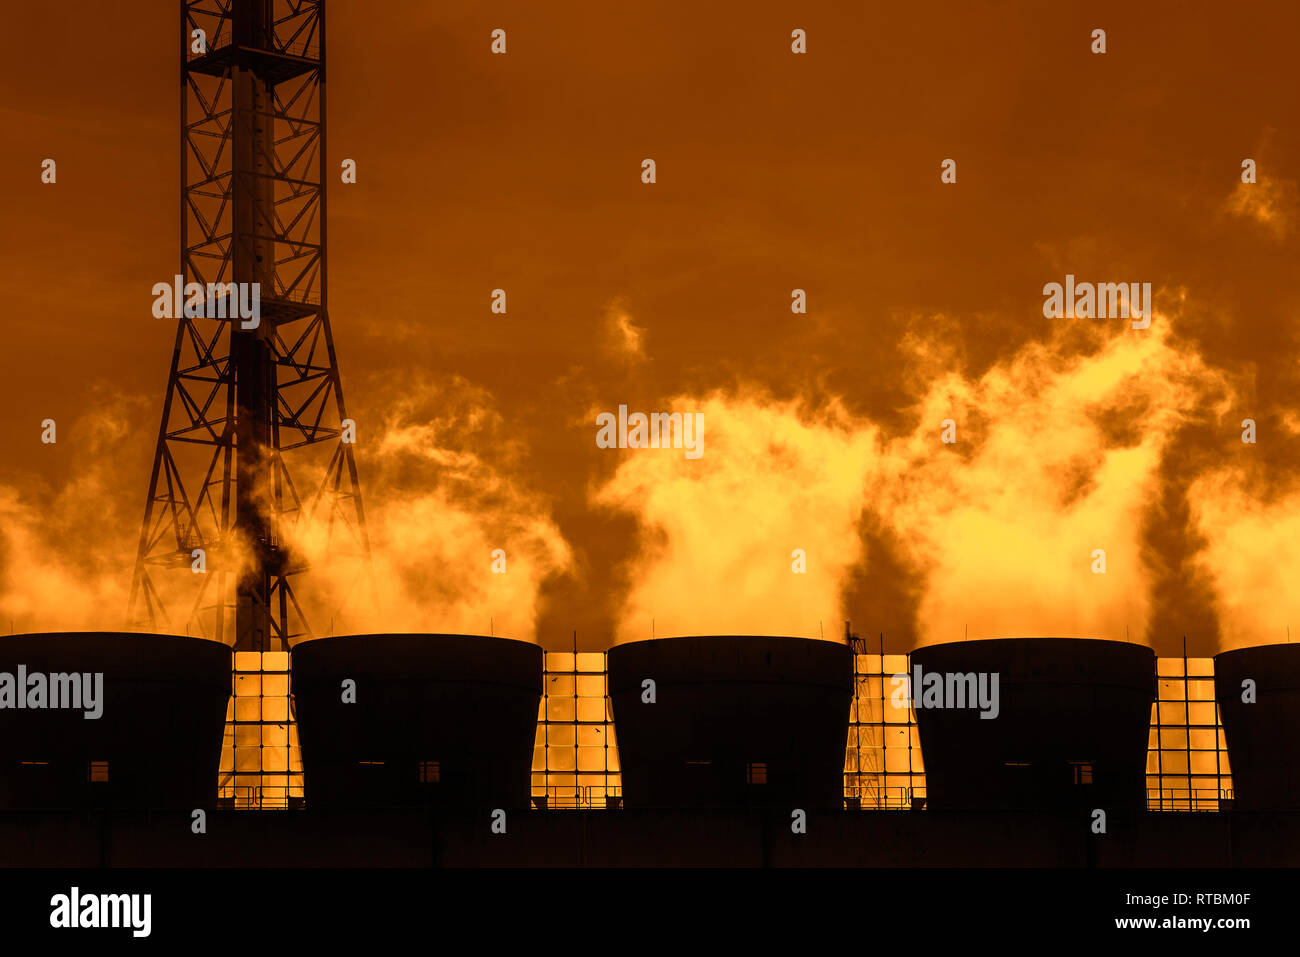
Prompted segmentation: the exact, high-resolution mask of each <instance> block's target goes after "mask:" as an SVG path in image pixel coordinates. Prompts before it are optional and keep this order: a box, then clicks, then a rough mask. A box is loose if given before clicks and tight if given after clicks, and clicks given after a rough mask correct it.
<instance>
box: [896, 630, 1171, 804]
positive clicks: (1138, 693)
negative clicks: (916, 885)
mask: <svg viewBox="0 0 1300 957" xmlns="http://www.w3.org/2000/svg"><path fill="white" fill-rule="evenodd" d="M910 664H911V668H912V672H911V676H912V679H913V680H912V684H913V685H915V684H916V682H915V678H916V669H917V668H918V667H919V668H920V670H921V678H922V681H921V686H920V687H913V689H912V696H913V699H914V701H916V702H917V705H916V723H917V731H918V733H919V736H920V741H921V751H922V754H923V755H924V761H925V785H926V806H927V807H929V808H938V809H972V810H973V809H1023V810H1029V809H1033V810H1080V809H1083V810H1091V809H1093V808H1101V809H1103V810H1106V811H1108V812H1110V811H1113V810H1116V809H1121V810H1128V811H1133V810H1140V809H1142V808H1144V807H1145V806H1146V756H1147V744H1148V738H1149V733H1148V732H1149V728H1150V722H1151V705H1152V702H1153V701H1154V700H1155V696H1156V669H1155V654H1154V652H1152V650H1151V649H1150V648H1146V647H1143V646H1141V645H1132V644H1127V643H1125V642H1119V641H1104V640H1096V639H1080V638H1004V639H993V640H987V641H961V642H952V643H945V644H938V645H929V646H926V647H923V648H918V649H917V650H915V651H913V652H912V654H911V661H910ZM928 674H934V675H937V676H939V677H940V678H942V679H943V684H944V688H945V692H946V691H947V689H948V687H949V678H948V676H950V675H951V676H957V675H963V676H964V675H973V676H975V678H976V679H977V681H978V679H979V678H980V677H981V676H984V677H985V679H986V685H985V686H986V687H990V686H991V682H992V676H993V675H997V678H998V682H997V695H996V717H987V718H986V717H981V714H990V715H992V714H993V713H994V710H995V709H994V708H991V707H990V708H981V707H980V706H979V703H978V702H977V705H976V706H975V707H969V706H968V707H954V706H953V705H955V704H959V703H960V702H959V700H958V699H957V698H956V696H955V695H954V696H951V697H950V696H948V695H946V694H945V697H944V698H943V699H939V700H941V701H942V703H943V705H944V706H942V707H933V706H929V707H927V706H926V704H927V702H926V700H925V697H924V695H925V688H926V684H927V682H928V683H929V685H930V687H931V688H933V687H935V685H934V679H928V678H926V677H925V676H926V675H928ZM887 684H888V682H887ZM963 685H964V686H966V687H969V686H970V682H969V680H966V681H962V682H959V681H957V680H956V679H955V678H954V679H953V680H952V687H953V689H954V690H955V689H956V688H958V687H961V686H963ZM968 697H969V696H968ZM967 703H968V704H969V701H968V702H967Z"/></svg>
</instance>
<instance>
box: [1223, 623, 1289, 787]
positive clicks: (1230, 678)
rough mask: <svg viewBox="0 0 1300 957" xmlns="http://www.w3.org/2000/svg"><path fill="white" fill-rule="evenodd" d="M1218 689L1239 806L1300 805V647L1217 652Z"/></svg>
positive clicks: (1284, 645) (1265, 646)
mask: <svg viewBox="0 0 1300 957" xmlns="http://www.w3.org/2000/svg"><path fill="white" fill-rule="evenodd" d="M1248 681H1249V682H1252V683H1253V686H1250V687H1247V686H1246V682H1248ZM1214 692H1215V697H1216V698H1217V699H1218V702H1219V712H1220V714H1221V715H1222V718H1223V730H1224V734H1225V735H1226V736H1227V739H1228V753H1229V755H1230V756H1231V759H1232V781H1233V804H1234V806H1235V807H1237V808H1241V809H1243V810H1257V811H1278V810H1297V809H1300V645H1291V644H1278V645H1259V646H1257V647H1254V648H1240V649H1238V650H1236V651H1225V652H1223V653H1221V654H1218V655H1216V656H1215V658H1214ZM1243 696H1245V698H1246V699H1247V700H1243Z"/></svg>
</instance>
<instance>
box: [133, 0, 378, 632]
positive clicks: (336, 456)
mask: <svg viewBox="0 0 1300 957" xmlns="http://www.w3.org/2000/svg"><path fill="white" fill-rule="evenodd" d="M180 26H181V32H182V37H181V38H180V39H181V43H182V51H183V52H182V55H181V71H180V81H181V82H180V87H181V129H180V134H181V135H180V146H181V184H180V185H181V223H180V227H181V271H180V275H181V282H182V283H183V284H190V283H197V284H199V285H200V286H201V287H203V290H204V293H203V295H201V296H194V297H191V296H190V294H189V293H188V292H187V293H186V296H185V302H184V304H182V303H180V302H177V303H175V304H174V309H175V313H174V314H175V315H176V317H177V318H176V340H175V348H174V350H173V354H172V361H171V371H170V374H169V376H168V380H167V392H166V397H165V400H164V404H163V412H162V421H161V425H160V427H159V432H158V442H157V450H156V453H155V456H154V462H153V471H152V475H151V478H150V481H149V493H148V498H147V500H146V503H145V513H144V521H143V525H142V528H141V533H140V541H139V549H138V554H137V560H136V566H135V575H134V579H133V582H132V587H131V599H130V611H129V618H130V624H131V626H132V627H134V628H141V629H148V630H166V631H172V632H174V633H179V632H180V631H181V630H182V628H183V629H184V631H185V632H186V633H190V634H200V635H204V636H207V637H211V638H216V639H218V640H221V641H223V642H225V643H226V644H229V645H232V646H233V647H234V648H235V649H236V650H237V651H250V652H282V651H285V650H287V649H288V647H290V646H291V645H292V644H293V643H294V642H295V641H296V640H297V639H299V638H301V637H304V636H310V635H312V634H314V633H319V632H320V631H321V630H323V629H324V626H325V624H326V622H325V621H324V619H325V618H327V617H332V616H333V614H334V613H335V612H336V611H341V610H342V609H344V608H345V607H346V606H348V605H349V604H350V603H351V602H354V601H357V600H358V596H357V595H356V594H355V593H348V591H347V588H353V589H355V587H357V586H358V585H359V584H360V583H361V582H363V581H365V580H368V560H369V540H368V537H367V534H366V527H365V516H364V512H363V510H362V505H361V496H360V489H359V484H358V481H357V469H356V463H355V461H354V458H353V448H352V445H351V436H350V435H349V432H350V431H353V430H349V429H348V428H347V426H348V425H349V422H350V420H348V418H347V413H346V410H345V407H344V403H343V390H342V387H341V383H340V379H339V369H338V363H337V359H336V356H335V349H334V340H333V336H332V334H331V331H330V322H329V315H328V309H327V297H326V291H327V286H326V261H327V260H326V242H325V239H326V215H325V180H326V171H325V58H324V57H325V4H324V0H183V2H182V3H181V24H180ZM228 283H233V284H235V285H234V286H233V287H230V286H225V285H224V284H228ZM210 284H215V288H214V287H213V285H210ZM243 284H250V285H249V286H247V287H246V286H244V285H243ZM251 284H257V288H258V289H259V290H260V315H258V316H257V317H255V318H254V319H245V318H243V317H241V316H240V313H239V309H238V306H239V293H240V292H241V291H245V290H248V289H251ZM247 298H248V296H247V293H246V299H247ZM182 305H183V308H182ZM223 317H233V318H223ZM250 327H251V328H250ZM352 562H355V563H356V567H355V569H353V570H351V571H347V572H345V573H342V574H334V575H331V576H329V577H328V580H325V579H324V576H318V575H308V576H304V575H303V573H304V572H306V571H307V570H308V569H309V568H314V569H319V568H322V567H324V566H327V565H328V566H330V567H332V568H334V569H339V568H340V567H347V566H349V564H350V563H352ZM203 566H205V570H203V571H200V569H201V567H203ZM362 568H365V569H366V570H367V572H366V573H357V572H358V571H359V570H360V569H362ZM345 585H346V586H347V587H346V588H345V587H344V586H345ZM313 619H315V620H314V621H313ZM313 625H315V628H316V631H313Z"/></svg>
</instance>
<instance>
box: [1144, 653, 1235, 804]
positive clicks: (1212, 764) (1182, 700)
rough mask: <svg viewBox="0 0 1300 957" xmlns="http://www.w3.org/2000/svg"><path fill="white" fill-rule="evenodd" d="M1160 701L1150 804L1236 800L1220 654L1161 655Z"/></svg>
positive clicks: (1154, 713)
mask: <svg viewBox="0 0 1300 957" xmlns="http://www.w3.org/2000/svg"><path fill="white" fill-rule="evenodd" d="M1156 676H1157V679H1158V684H1157V688H1158V690H1157V693H1156V701H1155V703H1154V704H1153V705H1152V706H1151V738H1150V745H1149V748H1148V751H1147V808H1148V809H1149V810H1152V811H1218V810H1222V809H1223V807H1224V803H1225V802H1229V801H1231V800H1232V770H1231V767H1230V766H1229V764H1228V742H1227V739H1226V738H1225V736H1224V733H1223V723H1222V720H1221V719H1220V715H1219V704H1218V702H1217V701H1216V700H1215V697H1214V659H1213V658H1188V657H1187V651H1186V642H1184V647H1183V655H1182V657H1166V658H1157V659H1156Z"/></svg>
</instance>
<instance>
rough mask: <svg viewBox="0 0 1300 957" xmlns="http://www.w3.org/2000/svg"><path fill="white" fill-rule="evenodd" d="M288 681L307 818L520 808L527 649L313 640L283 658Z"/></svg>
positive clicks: (528, 747) (458, 638)
mask: <svg viewBox="0 0 1300 957" xmlns="http://www.w3.org/2000/svg"><path fill="white" fill-rule="evenodd" d="M291 675H292V689H293V698H294V708H295V711H296V713H297V717H298V729H299V736H300V740H301V744H302V763H303V773H304V777H305V788H306V792H307V796H308V797H307V799H308V801H309V803H310V805H311V806H312V807H313V808H324V809H329V808H339V807H401V806H408V807H409V806H417V805H421V804H438V805H443V806H449V807H451V806H454V807H463V808H469V807H483V808H489V809H490V808H525V807H527V806H528V803H529V802H528V799H529V773H530V770H531V767H532V757H533V739H534V736H535V735H536V732H537V709H538V703H539V702H540V700H541V693H542V649H541V648H540V647H538V646H537V645H534V644H531V643H528V642H524V641H514V640H511V639H507V638H487V637H482V636H476V635H350V636H346V637H333V638H318V639H315V640H313V641H305V642H301V643H300V644H298V645H295V646H294V648H293V651H292V657H291ZM349 682H351V684H349Z"/></svg>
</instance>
